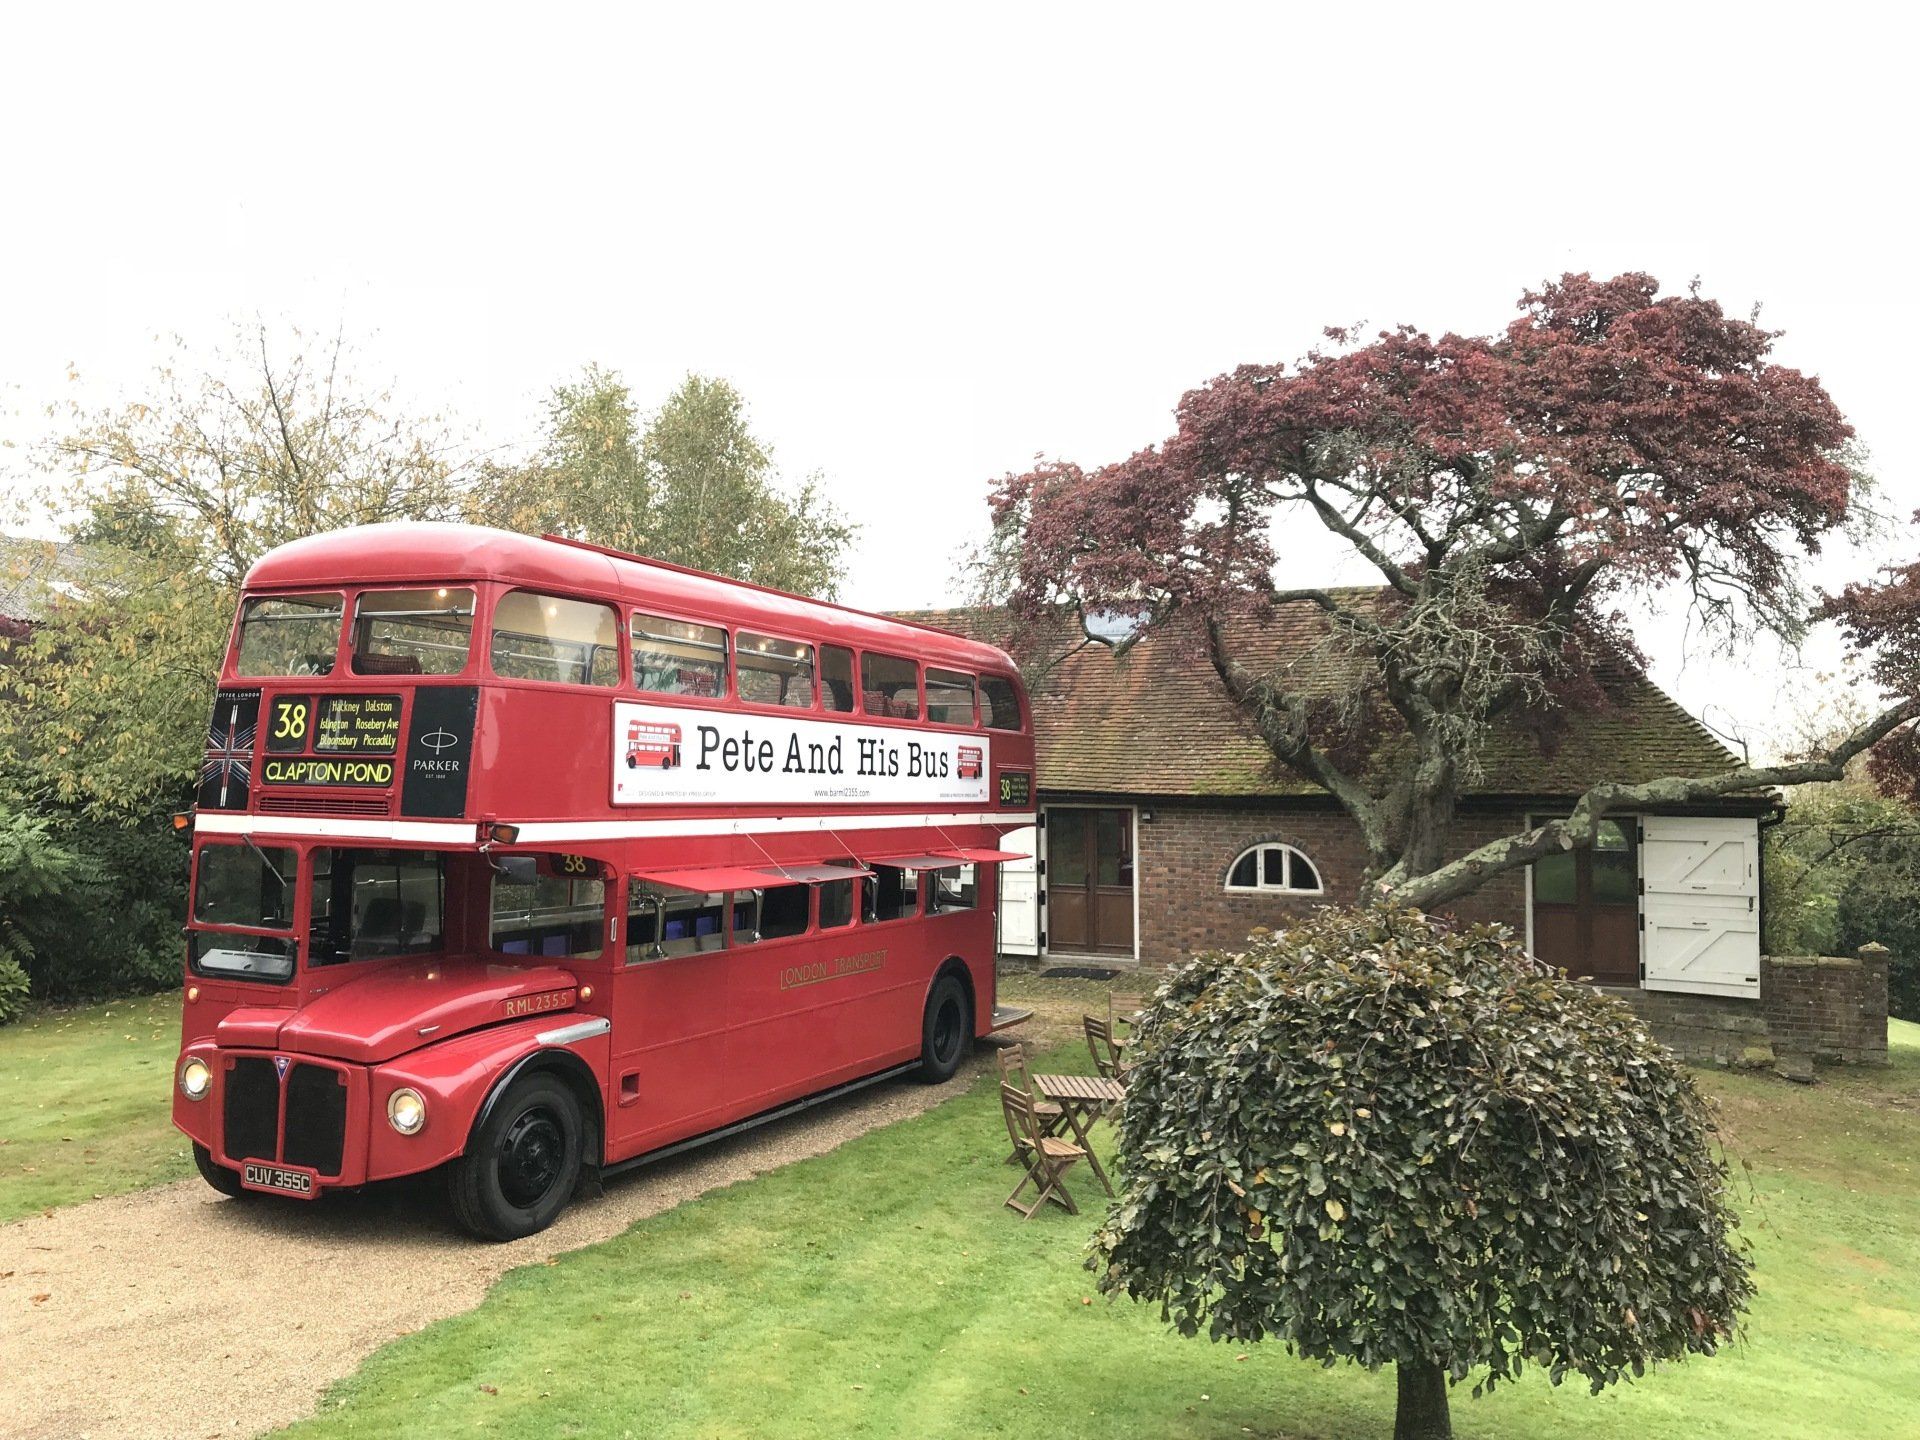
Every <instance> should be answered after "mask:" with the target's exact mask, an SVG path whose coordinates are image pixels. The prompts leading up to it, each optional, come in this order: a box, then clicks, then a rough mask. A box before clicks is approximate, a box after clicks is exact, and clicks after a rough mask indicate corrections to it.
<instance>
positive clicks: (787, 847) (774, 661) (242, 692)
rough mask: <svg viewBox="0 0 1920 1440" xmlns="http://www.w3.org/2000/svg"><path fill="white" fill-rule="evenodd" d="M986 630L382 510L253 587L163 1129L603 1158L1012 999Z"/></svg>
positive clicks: (877, 1066)
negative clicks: (1004, 985) (904, 618)
mask: <svg viewBox="0 0 1920 1440" xmlns="http://www.w3.org/2000/svg"><path fill="white" fill-rule="evenodd" d="M1032 778H1033V741H1032V731H1031V726H1030V720H1029V714H1028V709H1027V703H1026V697H1025V694H1024V692H1023V690H1022V688H1021V685H1020V682H1019V678H1018V673H1017V671H1016V670H1015V668H1014V666H1013V664H1012V662H1011V661H1010V660H1009V659H1008V658H1007V656H1006V655H1005V654H1004V653H1002V652H1001V651H999V650H997V649H995V648H993V647H992V646H989V645H984V644H980V643H978V642H976V641H973V640H969V639H966V638H963V637H961V636H958V635H952V634H948V633H945V632H943V631H939V630H934V629H929V628H926V627H924V626H919V625H913V624H908V623H904V622H901V621H896V620H891V619H887V618H884V617H881V616H877V615H869V614H864V613H862V612H859V611H856V610H851V609H847V608H844V607H841V606H836V605H830V604H825V603H822V602H819V601H813V600H806V599H801V598H799V597H796V596H792V595H785V594H781V593H779V592H776V591H771V590H766V589H762V588H759V587H756V586H752V585H746V584H740V583H737V582H733V581H728V580H723V579H720V578H718V577H715V576H711V575H704V574H701V573H698V572H696V571H691V570H686V569H682V568H679V567H676V566H671V565H665V564H660V563H658V562H654V561H649V560H645V559H641V558H639V557H636V556H630V555H623V554H619V553H617V552H614V551H609V550H603V549H600V548H597V547H594V546H588V545H582V544H579V543H576V542H572V541H565V540H560V539H556V538H552V537H548V538H544V539H534V538H531V537H527V536H519V535H510V534H506V533H503V532H499V531H493V530H485V529H478V528H474V527H467V526H454V525H385V526H370V527H365V528H361V529H353V530H343V531H337V532H334V533H331V534H328V535H323V536H317V537H314V538H311V539H307V540H301V541H296V542H294V543H293V544H290V545H286V546H283V547H281V548H280V549H278V550H275V551H274V552H272V553H271V554H269V555H267V556H266V557H265V558H264V559H262V560H261V561H260V562H259V563H258V564H257V565H256V566H254V568H253V570H252V571H251V572H250V573H249V574H248V576H247V579H246V586H245V591H244V594H243V597H242V600H241V606H240V613H239V615H238V617H237V619H236V622H235V625H234V630H233V635H232V640H231V643H230V645H229V647H228V651H227V655H226V659H225V662H224V665H223V668H222V671H221V675H220V682H219V687H218V691H217V696H216V700H215V704H214V711H213V719H212V724H211V727H210V729H209V733H208V738H207V753H206V761H205V764H204V766H203V768H202V770H201V773H200V779H199V787H198V793H197V796H196V801H195V806H194V810H193V813H192V816H191V822H192V831H193V886H192V895H191V899H190V902H189V903H190V913H189V916H188V922H187V954H186V967H187V975H186V986H187V988H186V1003H185V1018H184V1023H183V1026H182V1044H181V1052H180V1059H179V1064H178V1066H177V1069H176V1074H175V1079H176V1086H175V1095H174V1106H173V1114H174V1121H175V1123H176V1124H177V1125H178V1126H179V1128H180V1129H181V1130H183V1131H184V1132H185V1133H186V1134H187V1135H188V1137H189V1138H190V1139H191V1140H192V1142H193V1153H194V1159H195V1161H196V1163H197V1164H198V1166H199V1169H200V1172H201V1174H202V1175H203V1176H205V1177H206V1179H207V1181H208V1183H210V1184H211V1185H213V1186H214V1187H215V1188H216V1189H218V1190H221V1191H223V1192H226V1193H229V1194H238V1193H240V1192H241V1191H243V1190H258V1191H268V1192H274V1193H278V1194H283V1195H288V1196H294V1197H299V1198H303V1199H311V1198H314V1197H318V1196H320V1195H323V1194H325V1193H326V1192H328V1191H330V1190H338V1189H344V1188H350V1187H354V1186H359V1185H364V1184H367V1183H370V1182H373V1181H378V1180H384V1179H389V1178H393V1177H397V1176H402V1175H411V1174H417V1173H420V1172H423V1171H429V1170H432V1171H440V1172H443V1173H444V1175H445V1178H446V1184H447V1193H448V1196H449V1199H450V1202H451V1207H452V1210H453V1213H454V1215H455V1216H456V1217H457V1218H458V1220H459V1221H460V1222H461V1223H462V1224H463V1225H465V1226H466V1227H467V1228H468V1229H469V1230H471V1231H473V1232H474V1233H476V1234H479V1235H483V1236H490V1237H494V1238H501V1239H504V1238H511V1237H514V1236H519V1235H525V1234H529V1233H531V1232H533V1231H535V1230H538V1229H540V1228H542V1227H543V1226H545V1225H547V1224H548V1223H550V1222H551V1221H552V1219H553V1218H554V1216H555V1215H556V1214H558V1213H559V1211H560V1209H561V1208H562V1207H563V1206H564V1205H565V1204H566V1203H567V1201H568V1199H569V1198H570V1197H571V1196H572V1194H573V1193H574V1190H575V1187H576V1185H577V1184H578V1182H579V1180H580V1178H581V1177H582V1176H583V1175H586V1174H591V1173H606V1172H609V1171H612V1170H615V1169H618V1168H620V1167H623V1166H626V1165H630V1164H637V1163H639V1162H641V1161H644V1160H646V1159H648V1158H651V1157H656V1156H659V1155H661V1154H664V1153H667V1152H668V1151H671V1150H674V1149H678V1148H679V1147H681V1146H683V1145H686V1144H691V1143H695V1142H696V1141H698V1140H700V1139H703V1138H711V1137H713V1136H715V1135H718V1134H726V1133H732V1132H733V1131H734V1130H736V1129H738V1128H740V1127H742V1126H743V1125H747V1124H752V1123H756V1122H757V1121H760V1120H763V1119H766V1118H770V1117H772V1116H776V1115H780V1114H784V1113H786V1112H787V1111H789V1110H791V1109H793V1108H795V1107H797V1106H799V1105H803V1104H807V1103H811V1102H812V1101H814V1100H817V1099H819V1098H821V1097H822V1096H828V1095H834V1094H838V1093H840V1092H841V1091H843V1090H845V1089H847V1088H850V1087H852V1086H856V1085H860V1084H865V1083H868V1082H870V1081H872V1080H874V1079H876V1078H883V1077H886V1076H890V1075H893V1074H896V1073H902V1072H905V1071H908V1070H917V1071H918V1073H919V1074H920V1075H921V1076H922V1077H924V1078H925V1079H927V1080H930V1081H936V1082H937V1081H942V1080H945V1079H947V1078H948V1077H950V1076H951V1075H952V1074H953V1073H954V1072H955V1070H956V1069H957V1068H958V1067H959V1065H960V1063H961V1061H962V1060H963V1059H964V1057H965V1055H966V1053H967V1050H968V1048H969V1046H970V1045H971V1043H972V1041H973V1040H974V1039H975V1038H976V1037H978V1036H981V1035H984V1034H986V1033H987V1032H988V1031H989V1030H991V1029H993V1028H996V1027H997V1026H999V1025H1002V1024H1008V1023H1012V1022H1013V1020H1015V1019H1017V1018H1019V1017H1018V1016H1017V1015H1015V1014H1014V1013H1013V1012H1011V1011H1006V1010H1003V1009H1001V1008H1000V1007H998V1006H997V1005H996V1000H995V993H994V958H995V949H996V943H995V942H996V935H995V900H996V891H997V876H998V868H997V867H998V865H999V863H1000V862H1001V861H1003V860H1007V859H1015V858H1020V857H1018V856H1016V855H1013V854H1010V853H1008V852H1007V851H1005V850H1002V849H1001V848H1000V845H1001V843H1002V841H1003V837H1004V836H1005V835H1006V834H1007V833H1008V832H1010V831H1013V830H1016V829H1019V828H1022V827H1024V826H1028V825H1031V824H1032V823H1033V819H1034V817H1033V813H1032V809H1031V798H1030V797H1031V796H1032V793H1033V790H1032Z"/></svg>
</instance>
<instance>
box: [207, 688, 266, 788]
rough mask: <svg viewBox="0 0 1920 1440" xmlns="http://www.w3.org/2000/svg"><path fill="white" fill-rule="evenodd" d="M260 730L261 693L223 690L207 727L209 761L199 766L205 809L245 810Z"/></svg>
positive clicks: (215, 701)
mask: <svg viewBox="0 0 1920 1440" xmlns="http://www.w3.org/2000/svg"><path fill="white" fill-rule="evenodd" d="M259 729H260V692H259V691H258V690H222V691H220V692H219V693H218V694H216V695H215V696H214V698H213V719H212V720H211V721H210V722H209V723H208V725H207V758H206V761H205V763H203V764H202V765H201V767H200V791H199V794H198V795H197V796H196V797H195V798H196V803H197V804H198V805H199V808H200V809H202V810H244V809H246V808H247V794H248V789H249V785H250V781H251V776H252V774H253V743H254V737H255V736H256V734H257V733H258V732H259Z"/></svg>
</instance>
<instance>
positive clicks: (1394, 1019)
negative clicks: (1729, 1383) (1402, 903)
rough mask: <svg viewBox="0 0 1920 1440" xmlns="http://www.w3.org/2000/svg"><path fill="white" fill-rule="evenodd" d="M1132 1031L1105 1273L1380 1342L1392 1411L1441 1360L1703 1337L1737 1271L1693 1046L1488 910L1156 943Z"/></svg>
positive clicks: (1268, 1324)
mask: <svg viewBox="0 0 1920 1440" xmlns="http://www.w3.org/2000/svg"><path fill="white" fill-rule="evenodd" d="M1128 1053H1129V1055H1130V1057H1131V1061H1132V1068H1131V1070H1130V1071H1129V1075H1128V1081H1127V1103H1126V1106H1125V1107H1124V1109H1122V1110H1121V1111H1120V1118H1119V1125H1120V1146H1121V1149H1122V1152H1123V1153H1124V1154H1125V1155H1126V1157H1127V1166H1126V1170H1125V1174H1124V1180H1123V1186H1122V1189H1121V1192H1120V1195H1119V1197H1118V1199H1117V1200H1116V1202H1115V1203H1114V1205H1113V1207H1112V1208H1111V1210H1110V1211H1109V1213H1108V1216H1107V1218H1106V1220H1105V1222H1104V1223H1103V1225H1102V1227H1101V1229H1100V1231H1099V1232H1098V1234H1097V1235H1096V1236H1095V1238H1094V1243H1093V1256H1094V1258H1093V1260H1092V1264H1093V1266H1094V1268H1096V1269H1097V1270H1099V1271H1100V1273H1101V1287H1102V1288H1103V1289H1105V1290H1107V1291H1108V1292H1110V1293H1115V1294H1123V1295H1127V1296H1130V1297H1132V1298H1134V1299H1137V1300H1143V1301H1147V1302H1150V1303H1155V1304H1158V1305H1160V1306H1161V1307H1163V1310H1164V1312H1165V1314H1166V1317H1167V1318H1168V1319H1169V1320H1171V1321H1172V1322H1173V1323H1174V1324H1175V1325H1176V1326H1177V1327H1178V1328H1179V1329H1180V1331H1181V1333H1183V1334H1186V1335H1189V1336H1195V1335H1201V1334H1205V1335H1207V1336H1208V1337H1209V1338H1212V1339H1215V1340H1230V1341H1236V1342H1245V1341H1253V1340H1263V1339H1264V1340H1276V1341H1279V1342H1280V1343H1282V1344H1284V1345H1286V1346H1288V1347H1289V1348H1290V1349H1292V1350H1293V1351H1295V1352H1297V1353H1298V1354H1300V1355H1303V1356H1305V1357H1307V1358H1309V1359H1313V1360H1320V1361H1323V1362H1325V1363H1327V1364H1329V1365H1331V1364H1334V1363H1337V1362H1341V1361H1347V1362H1352V1363H1355V1364H1359V1365H1362V1366H1365V1367H1366V1368H1368V1369H1379V1368H1381V1367H1383V1366H1389V1365H1390V1366H1393V1367H1394V1369H1395V1372H1396V1378H1397V1382H1398V1389H1399V1405H1398V1413H1397V1420H1396V1426H1395V1435H1396V1437H1397V1440H1441V1437H1445V1436H1447V1435H1449V1434H1450V1433H1451V1429H1450V1421H1449V1413H1448V1397H1447V1389H1448V1385H1449V1383H1450V1382H1451V1383H1460V1382H1463V1381H1467V1380H1469V1379H1472V1380H1473V1381H1474V1384H1475V1390H1476V1393H1477V1392H1478V1390H1479V1389H1481V1388H1483V1387H1486V1386H1492V1385H1495V1384H1499V1383H1502V1382H1505V1381H1508V1380H1511V1379H1513V1378H1514V1377H1516V1376H1517V1375H1519V1374H1520V1373H1521V1372H1522V1371H1523V1370H1524V1369H1525V1368H1527V1367H1528V1366H1535V1367H1538V1368H1540V1369H1541V1370H1544V1371H1545V1372H1546V1373H1547V1375H1548V1377H1549V1378H1550V1379H1551V1380H1552V1381H1553V1382H1554V1383H1555V1384H1558V1383H1559V1382H1560V1381H1561V1380H1562V1379H1563V1378H1565V1377H1567V1376H1569V1375H1577V1376H1579V1377H1581V1378H1583V1379H1584V1380H1586V1381H1587V1383H1588V1384H1589V1385H1590V1386H1591V1387H1592V1388H1593V1389H1594V1390H1595V1391H1598V1390H1600V1389H1602V1388H1603V1387H1605V1386H1607V1385H1610V1384H1612V1383H1614V1382H1616V1381H1618V1380H1621V1379H1623V1378H1627V1377H1629V1376H1637V1375H1639V1374H1641V1373H1643V1372H1644V1370H1645V1369H1646V1367H1647V1366H1648V1365H1650V1364H1652V1363H1654V1362H1656V1361H1661V1360H1676V1359H1682V1358H1685V1357H1686V1356H1689V1355H1711V1354H1713V1353H1714V1352H1715V1351H1716V1350H1717V1349H1718V1348H1719V1347H1720V1346H1722V1345H1723V1344H1725V1343H1726V1342H1727V1341H1728V1339H1729V1338H1730V1337H1731V1336H1732V1335H1733V1334H1734V1331H1735V1327H1736V1325H1737V1322H1738V1319H1739V1316H1740V1314H1741V1312H1742V1310H1743V1309H1744V1308H1745V1306H1746V1303H1747V1301H1748V1299H1749V1297H1750V1296H1751V1294H1752V1280H1751V1266H1750V1264H1749V1261H1748V1258H1747V1255H1746V1252H1745V1250H1744V1248H1743V1247H1742V1246H1741V1245H1740V1243H1739V1241H1738V1237H1737V1226H1738V1219H1737V1217H1736V1214H1735V1212H1734V1209H1733V1206H1732V1204H1731V1202H1730V1196H1729V1194H1728V1186H1727V1172H1726V1169H1725V1167H1724V1165H1723V1163H1722V1161H1721V1160H1720V1158H1719V1157H1718V1155H1717V1154H1716V1153H1715V1150H1714V1146H1713V1143H1712V1124H1711V1120H1710V1117H1709V1115H1708V1112H1707V1108H1706V1106H1705V1104H1704V1102H1703V1101H1702V1100H1701V1097H1700V1095H1699V1093H1698V1091H1697V1090H1696V1089H1695V1088H1694V1085H1693V1080H1692V1078H1691V1076H1690V1075H1689V1073H1688V1071H1687V1068H1686V1066H1685V1065H1683V1064H1682V1063H1681V1062H1680V1061H1679V1060H1678V1059H1676V1058H1675V1057H1674V1056H1673V1054H1672V1053H1671V1052H1670V1051H1668V1050H1667V1049H1666V1048H1665V1047H1664V1046H1661V1045H1659V1044H1657V1043H1655V1042H1654V1041H1653V1040H1652V1039H1650V1038H1649V1037H1648V1035H1647V1034H1646V1032H1645V1030H1644V1029H1643V1028H1642V1027H1641V1025H1640V1023H1639V1021H1638V1020H1637V1019H1635V1017H1634V1016H1633V1014H1632V1012H1631V1011H1629V1010H1628V1009H1627V1007H1626V1006H1624V1005H1621V1004H1619V1003H1618V1002H1617V1001H1614V1000H1612V999H1609V998H1608V997H1606V996H1605V995H1603V994H1601V993H1600V992H1599V991H1597V990H1595V989H1594V988H1593V987H1592V986H1590V985H1584V984H1580V983H1577V982H1573V981H1568V980H1565V979H1562V978H1560V977H1558V976H1557V975H1554V974H1552V973H1550V972H1547V971H1545V970H1544V969H1543V968H1541V967H1539V966H1537V965H1535V964H1534V963H1533V962H1532V961H1531V960H1530V959H1529V958H1528V957H1527V955H1526V953H1525V951H1524V949H1523V947H1522V946H1521V945H1520V944H1519V943H1518V942H1517V941H1516V940H1515V939H1514V937H1513V935H1512V934H1511V932H1509V931H1507V930H1505V929H1504V928H1502V927H1497V926H1481V927H1476V928H1473V929H1466V930H1456V929H1453V928H1451V927H1449V926H1448V925H1446V924H1445V923H1443V922H1440V921H1436V920H1434V919H1433V918H1431V917H1429V916H1427V915H1425V914H1423V913H1421V912H1419V911H1396V910H1391V909H1387V908H1385V907H1376V908H1374V909H1371V910H1365V911H1356V910H1333V909H1323V910H1318V911H1315V912H1314V913H1313V914H1312V915H1310V916H1308V917H1306V918H1305V919H1304V920H1303V921H1302V922H1301V923H1299V924H1298V925H1293V926H1290V927H1289V928H1288V930H1287V932H1286V933H1285V934H1284V935H1260V936H1256V938H1255V939H1254V940H1252V941H1251V942H1250V943H1249V945H1248V946H1247V948H1246V949H1245V950H1243V951H1238V952H1233V953H1212V954H1206V955H1202V956H1200V957H1199V958H1198V959H1196V960H1194V961H1193V962H1192V963H1190V964H1189V965H1187V966H1185V967H1183V968H1182V969H1180V970H1178V971H1176V972H1174V973H1173V974H1172V975H1171V976H1169V977H1168V979H1167V981H1166V983H1165V984H1164V985H1163V986H1162V987H1161V989H1160V992H1159V993H1158V994H1157V995H1156V996H1155V997H1154V1000H1153V1003H1152V1004H1151V1005H1150V1006H1149V1007H1148V1008H1147V1010H1146V1011H1145V1012H1144V1014H1143V1015H1142V1017H1141V1021H1140V1023H1139V1025H1138V1026H1137V1027H1136V1029H1135V1032H1134V1039H1133V1041H1132V1043H1131V1044H1130V1046H1129V1051H1128Z"/></svg>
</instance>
